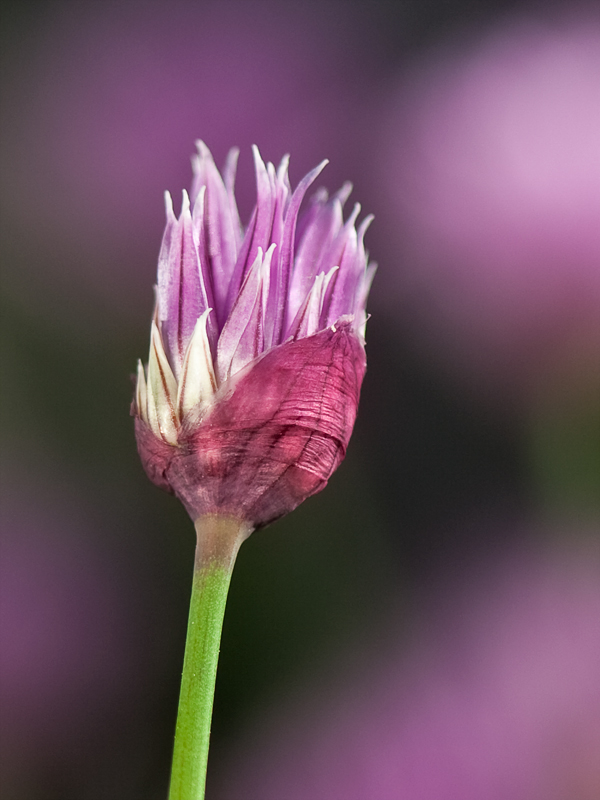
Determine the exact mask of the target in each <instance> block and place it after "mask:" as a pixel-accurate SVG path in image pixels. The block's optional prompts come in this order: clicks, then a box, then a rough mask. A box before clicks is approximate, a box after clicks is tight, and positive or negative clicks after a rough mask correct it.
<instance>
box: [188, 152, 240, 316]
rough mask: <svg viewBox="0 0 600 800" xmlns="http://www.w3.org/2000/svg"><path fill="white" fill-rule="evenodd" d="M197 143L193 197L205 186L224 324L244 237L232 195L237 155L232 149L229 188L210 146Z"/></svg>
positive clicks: (206, 216)
mask: <svg viewBox="0 0 600 800" xmlns="http://www.w3.org/2000/svg"><path fill="white" fill-rule="evenodd" d="M196 146H197V148H198V155H197V156H196V157H195V158H194V159H193V161H192V164H193V168H194V180H193V183H192V200H195V199H196V198H197V196H198V194H199V193H200V189H201V188H202V187H206V193H205V198H204V217H203V228H204V233H205V237H206V247H207V251H208V257H209V259H210V273H211V275H212V282H213V293H214V302H215V311H216V315H217V322H218V324H219V326H222V325H223V324H224V322H225V314H226V309H225V306H226V301H227V292H228V289H229V282H230V280H231V276H232V274H233V270H234V266H235V263H236V260H237V253H238V247H239V240H240V238H241V226H240V220H239V216H238V214H237V208H236V206H235V199H234V198H233V180H234V176H235V160H236V156H235V155H234V154H233V153H230V158H229V162H228V163H229V167H228V174H227V180H228V182H229V184H230V189H229V191H228V189H227V188H226V186H225V183H224V182H223V179H222V178H221V175H220V174H219V171H218V169H217V168H216V166H215V162H214V161H213V157H212V155H211V152H210V150H209V149H208V147H207V146H206V145H205V144H204V142H202V141H200V140H198V141H197V142H196Z"/></svg>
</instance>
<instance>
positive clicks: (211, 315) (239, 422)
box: [132, 142, 375, 528]
mask: <svg viewBox="0 0 600 800" xmlns="http://www.w3.org/2000/svg"><path fill="white" fill-rule="evenodd" d="M198 150H199V153H198V156H197V157H196V158H195V160H194V173H195V177H194V183H193V186H192V193H191V200H190V198H188V196H187V194H186V193H185V192H184V199H183V205H182V210H181V214H180V217H179V219H176V218H175V216H174V214H173V208H172V204H171V201H170V198H169V197H168V195H167V227H166V230H165V234H164V237H163V243H162V247H161V252H160V256H159V265H158V284H157V288H156V309H155V314H154V319H153V322H152V327H151V337H150V356H149V361H148V365H147V367H146V368H144V367H143V366H142V364H141V363H140V364H139V365H138V379H137V388H136V395H135V399H134V403H133V406H132V413H133V414H134V416H135V417H136V420H135V424H136V437H137V442H138V450H139V453H140V456H141V458H142V463H143V465H144V469H145V470H146V472H147V474H148V476H149V477H150V478H151V480H152V481H153V482H154V483H156V484H157V485H158V486H160V487H161V488H163V489H166V490H167V491H170V492H172V493H173V494H175V495H176V496H177V497H178V498H179V499H180V500H181V501H182V502H183V504H184V505H185V507H186V509H187V511H188V513H189V514H190V516H191V517H192V519H194V520H196V519H198V518H199V517H201V516H203V515H205V514H221V515H227V516H232V517H235V518H237V519H240V520H244V521H246V522H247V523H249V524H250V525H251V526H252V527H254V528H257V527H262V526H264V525H266V524H268V523H269V522H272V521H273V520H275V519H278V518H279V517H281V516H283V515H284V514H286V513H288V512H289V511H291V510H292V509H294V508H295V507H296V506H297V505H299V503H301V502H302V501H303V500H304V499H306V498H307V497H309V496H310V495H312V494H314V493H315V492H318V491H320V490H321V489H323V488H324V486H325V485H326V484H327V481H328V479H329V477H330V476H331V475H332V473H333V472H334V470H335V469H336V468H337V466H338V465H339V464H340V462H341V461H342V459H343V458H344V456H345V453H346V447H347V445H348V441H349V439H350V435H351V433H352V427H353V425H354V420H355V417H356V410H357V406H358V399H359V393H360V386H361V383H362V379H363V377H364V373H365V368H366V359H365V352H364V330H365V324H366V313H365V304H366V299H367V295H368V291H369V287H370V283H371V280H372V277H373V273H374V269H375V268H374V265H371V266H368V265H367V255H366V252H365V249H364V245H363V237H364V233H365V231H366V229H367V227H368V225H369V223H370V221H371V218H370V217H367V218H366V219H365V220H364V221H363V223H362V224H361V226H360V227H359V230H358V232H357V231H356V228H355V221H356V217H357V216H358V214H359V212H360V207H359V206H358V205H356V206H355V208H354V211H353V213H352V215H351V216H350V218H349V219H348V220H347V221H346V223H344V221H343V213H342V212H343V204H344V201H345V200H346V198H347V196H348V194H349V193H350V188H351V187H350V185H349V184H347V185H345V186H344V187H343V188H342V189H341V190H340V191H339V192H337V193H336V194H335V195H333V197H332V198H331V199H329V198H328V196H327V194H326V193H325V192H324V191H321V192H319V193H317V194H316V195H315V197H314V198H313V199H312V202H311V203H310V205H309V207H308V208H307V210H306V211H305V212H304V215H303V217H300V220H299V221H298V224H297V219H298V212H299V209H300V204H301V202H302V199H303V197H304V194H305V193H306V190H307V189H308V187H309V186H310V184H311V183H312V182H313V181H314V179H315V178H316V177H317V175H318V174H319V172H320V171H321V169H322V168H323V166H324V165H325V163H326V162H323V164H321V165H319V166H318V167H317V168H316V169H314V170H313V171H312V172H310V173H309V174H308V175H307V176H306V177H305V178H304V179H303V180H302V181H301V182H300V184H299V186H298V188H297V189H296V190H295V192H294V193H292V192H291V188H290V185H289V181H288V178H287V163H288V159H287V158H284V160H283V161H282V163H281V165H280V167H279V169H278V170H277V171H276V170H275V168H274V167H273V165H272V164H267V165H265V164H264V163H263V161H262V159H261V158H260V155H259V153H258V150H257V149H256V148H255V149H254V158H255V167H256V179H257V186H258V199H257V204H256V207H255V209H254V212H253V215H252V218H251V220H250V223H249V225H248V227H247V228H246V230H245V231H243V230H242V227H241V224H240V221H239V216H238V212H237V206H236V203H235V196H234V191H233V184H234V174H235V163H236V159H237V152H236V151H232V152H231V153H230V155H229V158H228V162H227V165H226V167H225V170H224V173H223V177H221V175H220V174H219V172H218V170H217V169H216V167H215V165H214V162H213V160H212V156H211V154H210V152H209V151H208V149H207V148H206V146H205V145H204V144H203V143H201V142H199V143H198Z"/></svg>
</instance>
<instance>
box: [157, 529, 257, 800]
mask: <svg viewBox="0 0 600 800" xmlns="http://www.w3.org/2000/svg"><path fill="white" fill-rule="evenodd" d="M195 525H196V533H197V537H198V539H197V546H196V559H195V564H194V580H193V583H192V597H191V601H190V616H189V620H188V631H187V639H186V644H185V658H184V662H183V674H182V677H181V693H180V695H179V710H178V712H177V727H176V730H175V748H174V751H173V767H172V771H171V788H170V791H169V800H203V798H204V788H205V784H206V764H207V761H208V746H209V739H210V723H211V717H212V707H213V697H214V692H215V681H216V676H217V662H218V659H219V644H220V641H221V630H222V627H223V616H224V613H225V603H226V600H227V591H228V589H229V582H230V580H231V573H232V571H233V565H234V563H235V559H236V556H237V553H238V550H239V547H240V545H241V543H242V542H243V541H244V539H245V538H246V537H247V536H248V535H249V534H250V532H251V530H252V529H251V528H250V527H249V526H248V525H247V523H245V522H242V521H240V520H237V519H232V518H231V517H220V516H217V515H207V516H205V517H201V518H200V519H199V520H197V522H196V523H195Z"/></svg>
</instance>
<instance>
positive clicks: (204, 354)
mask: <svg viewBox="0 0 600 800" xmlns="http://www.w3.org/2000/svg"><path fill="white" fill-rule="evenodd" d="M211 311H212V308H207V309H206V311H205V312H204V313H203V314H202V315H201V316H200V317H198V321H197V322H196V327H195V328H194V332H193V334H192V338H191V339H190V343H189V345H188V348H187V352H186V354H185V358H184V361H183V367H182V369H181V376H180V379H179V389H178V392H177V410H178V412H179V418H180V419H183V416H184V415H185V414H186V413H187V412H188V411H189V410H190V409H191V408H193V407H194V406H195V405H197V404H198V403H203V404H204V403H210V401H211V400H212V397H213V395H214V393H215V391H216V388H217V379H216V378H215V371H214V368H213V361H212V354H211V352H210V343H209V341H208V334H207V332H206V322H207V319H208V315H209V314H210V312H211Z"/></svg>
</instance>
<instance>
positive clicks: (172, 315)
mask: <svg viewBox="0 0 600 800" xmlns="http://www.w3.org/2000/svg"><path fill="white" fill-rule="evenodd" d="M209 299H210V298H209V290H208V287H207V286H206V285H204V282H203V276H202V270H201V265H200V258H199V255H198V247H197V242H196V237H195V234H194V226H193V224H192V215H191V213H190V203H189V198H188V195H187V192H185V191H184V193H183V203H182V208H181V215H180V217H179V220H177V221H175V218H174V217H173V210H172V205H171V203H170V197H169V198H168V199H167V229H166V231H165V236H164V237H163V245H162V247H161V252H160V256H159V266H158V295H157V306H158V319H159V321H160V324H161V330H162V333H163V337H164V340H165V346H166V350H167V354H168V357H169V361H170V363H171V366H172V368H173V371H174V373H175V376H176V377H178V375H179V372H180V370H181V365H182V364H183V359H184V357H185V351H186V349H187V346H188V343H189V340H190V338H191V336H192V333H193V332H194V327H195V325H196V320H197V319H198V317H199V316H200V315H201V314H202V312H203V311H205V310H206V309H207V308H209V307H210V306H209Z"/></svg>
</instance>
